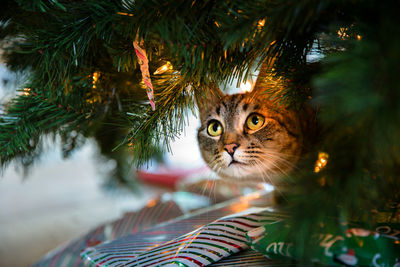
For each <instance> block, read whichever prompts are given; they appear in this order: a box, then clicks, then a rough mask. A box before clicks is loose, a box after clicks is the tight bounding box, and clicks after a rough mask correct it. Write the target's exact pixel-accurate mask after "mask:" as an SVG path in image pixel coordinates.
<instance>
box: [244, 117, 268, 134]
mask: <svg viewBox="0 0 400 267" xmlns="http://www.w3.org/2000/svg"><path fill="white" fill-rule="evenodd" d="M264 121H265V118H264V117H263V116H262V115H260V114H257V113H252V114H250V116H248V117H247V120H246V126H247V128H249V129H250V130H252V131H255V130H258V129H260V128H261V126H263V125H264Z"/></svg>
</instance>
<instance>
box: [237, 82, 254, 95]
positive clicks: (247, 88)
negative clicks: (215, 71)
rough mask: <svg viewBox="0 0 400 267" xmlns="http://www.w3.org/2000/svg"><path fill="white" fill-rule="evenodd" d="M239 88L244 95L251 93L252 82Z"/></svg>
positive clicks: (242, 84)
mask: <svg viewBox="0 0 400 267" xmlns="http://www.w3.org/2000/svg"><path fill="white" fill-rule="evenodd" d="M239 88H240V90H241V91H242V92H243V93H246V92H251V91H252V90H253V84H252V83H251V82H250V81H247V82H245V83H241V84H240V86H239Z"/></svg>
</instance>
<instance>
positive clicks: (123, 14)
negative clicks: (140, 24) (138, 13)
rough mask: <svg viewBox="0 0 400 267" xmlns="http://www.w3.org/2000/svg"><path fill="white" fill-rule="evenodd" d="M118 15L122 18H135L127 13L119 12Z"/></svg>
mask: <svg viewBox="0 0 400 267" xmlns="http://www.w3.org/2000/svg"><path fill="white" fill-rule="evenodd" d="M117 14H118V15H122V16H129V17H133V14H129V13H125V12H117Z"/></svg>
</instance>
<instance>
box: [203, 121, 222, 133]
mask: <svg viewBox="0 0 400 267" xmlns="http://www.w3.org/2000/svg"><path fill="white" fill-rule="evenodd" d="M207 132H208V134H209V135H211V136H218V135H221V134H222V125H221V123H219V122H218V121H216V120H212V121H210V123H209V124H208V127H207Z"/></svg>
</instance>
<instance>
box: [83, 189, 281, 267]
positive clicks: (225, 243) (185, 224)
mask: <svg viewBox="0 0 400 267" xmlns="http://www.w3.org/2000/svg"><path fill="white" fill-rule="evenodd" d="M257 203H258V204H260V203H262V204H264V205H265V203H266V198H265V196H263V195H261V194H259V193H256V194H252V195H249V196H246V197H241V198H239V199H236V200H234V201H229V202H226V203H224V204H221V205H216V206H214V207H213V209H211V210H210V209H208V210H205V211H200V212H198V213H195V214H192V215H190V216H183V217H181V218H177V219H176V220H174V221H170V222H167V223H164V224H160V225H157V226H155V227H152V228H151V229H149V230H147V231H142V232H141V233H137V234H132V235H129V236H126V237H123V238H120V239H118V240H115V241H113V242H110V243H106V244H101V245H99V246H96V247H92V248H88V249H86V250H85V251H84V252H83V253H82V254H81V256H82V258H83V259H84V260H85V262H86V264H87V266H207V265H210V264H212V265H214V266H278V265H279V266H287V265H286V263H282V262H279V261H271V260H267V259H266V258H265V257H263V256H262V255H261V254H260V253H258V252H252V251H245V250H246V249H247V248H248V247H247V245H246V237H245V234H246V232H247V231H249V230H251V229H254V228H256V227H259V226H260V225H263V224H265V223H267V222H273V221H276V220H279V219H281V218H283V217H285V216H284V215H282V214H279V213H276V212H273V211H269V210H267V209H259V208H253V209H250V210H248V211H247V212H244V213H243V212H241V213H236V214H234V215H229V216H226V217H222V218H221V216H224V215H227V214H232V213H235V212H240V211H243V210H246V209H247V208H248V207H249V206H254V205H257ZM240 251H243V252H241V253H239V254H237V253H238V252H240ZM249 255H250V256H249ZM221 264H222V265H221Z"/></svg>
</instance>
